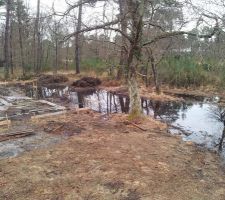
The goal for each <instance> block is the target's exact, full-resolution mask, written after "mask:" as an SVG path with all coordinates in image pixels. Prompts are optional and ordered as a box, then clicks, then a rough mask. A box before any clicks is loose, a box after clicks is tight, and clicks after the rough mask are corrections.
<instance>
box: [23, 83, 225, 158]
mask: <svg viewBox="0 0 225 200" xmlns="http://www.w3.org/2000/svg"><path fill="white" fill-rule="evenodd" d="M26 95H27V96H29V97H36V98H39V99H48V100H49V101H53V102H57V103H59V102H60V103H62V104H63V105H66V106H67V107H70V108H84V107H88V108H90V109H92V110H95V111H97V112H100V113H102V114H109V113H128V112H129V103H130V102H129V98H128V97H127V96H125V95H121V94H116V93H111V92H107V91H105V90H89V91H83V92H74V91H72V90H71V89H70V88H69V87H64V88H59V89H48V88H46V87H42V88H39V89H38V90H37V91H34V90H33V89H32V88H28V89H27V90H26ZM217 101H218V99H217V98H211V99H210V98H204V97H199V98H197V99H196V98H195V99H191V98H190V97H188V98H187V99H185V101H182V102H162V101H153V100H150V99H142V110H143V113H144V114H145V115H148V116H152V117H154V118H155V119H158V120H161V121H163V122H166V123H168V124H169V125H171V128H170V129H169V131H170V132H171V134H179V135H181V136H182V138H183V140H184V141H192V142H194V143H196V144H198V145H199V146H202V147H207V148H209V149H212V150H217V149H218V144H219V143H220V140H221V137H222V132H223V127H224V125H223V122H221V121H219V120H218V119H217V118H216V116H217V115H218V114H220V113H218V112H219V106H218V104H217ZM222 154H223V155H224V156H225V151H222Z"/></svg>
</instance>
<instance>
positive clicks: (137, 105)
mask: <svg viewBox="0 0 225 200" xmlns="http://www.w3.org/2000/svg"><path fill="white" fill-rule="evenodd" d="M145 2H146V1H145V0H141V1H130V0H129V1H127V3H128V9H129V12H130V15H131V24H132V29H131V38H132V39H131V42H130V50H129V54H128V55H129V56H128V59H127V66H128V88H129V96H130V118H138V117H140V116H141V115H142V110H141V99H140V95H139V89H138V83H137V66H138V64H139V63H140V60H141V53H142V52H141V48H142V37H143V15H144V11H145Z"/></svg>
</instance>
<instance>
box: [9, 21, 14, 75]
mask: <svg viewBox="0 0 225 200" xmlns="http://www.w3.org/2000/svg"><path fill="white" fill-rule="evenodd" d="M12 36H13V26H12V20H11V22H10V40H9V55H10V72H11V75H13V73H14V66H13V47H12V42H13V41H12V40H13V38H12Z"/></svg>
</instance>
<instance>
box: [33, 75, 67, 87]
mask: <svg viewBox="0 0 225 200" xmlns="http://www.w3.org/2000/svg"><path fill="white" fill-rule="evenodd" d="M37 81H38V84H39V85H51V84H59V83H65V82H68V81H69V79H68V78H67V77H66V76H64V75H41V76H40V77H39V78H38V80H37Z"/></svg>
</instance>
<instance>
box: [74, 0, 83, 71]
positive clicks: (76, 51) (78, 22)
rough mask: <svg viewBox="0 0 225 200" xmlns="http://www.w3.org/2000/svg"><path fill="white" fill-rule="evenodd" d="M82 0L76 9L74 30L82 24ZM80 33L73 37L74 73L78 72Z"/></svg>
mask: <svg viewBox="0 0 225 200" xmlns="http://www.w3.org/2000/svg"><path fill="white" fill-rule="evenodd" d="M82 8H83V4H82V0H80V5H79V11H78V18H77V28H76V31H77V32H80V31H81V24H82ZM81 43H82V41H81V33H79V34H76V38H75V65H76V73H77V74H79V73H80V62H81Z"/></svg>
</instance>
